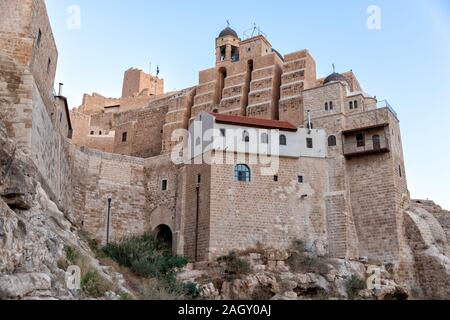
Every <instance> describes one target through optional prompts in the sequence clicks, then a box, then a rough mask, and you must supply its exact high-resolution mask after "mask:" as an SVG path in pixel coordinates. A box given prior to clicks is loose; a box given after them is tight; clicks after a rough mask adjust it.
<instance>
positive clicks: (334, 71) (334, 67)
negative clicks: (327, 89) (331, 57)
mask: <svg viewBox="0 0 450 320" xmlns="http://www.w3.org/2000/svg"><path fill="white" fill-rule="evenodd" d="M333 73H336V66H335V65H334V63H333Z"/></svg>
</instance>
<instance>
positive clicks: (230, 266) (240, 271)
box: [217, 251, 252, 277]
mask: <svg viewBox="0 0 450 320" xmlns="http://www.w3.org/2000/svg"><path fill="white" fill-rule="evenodd" d="M217 261H218V262H224V263H225V274H226V275H227V276H229V277H238V276H240V275H244V274H248V273H250V272H251V271H252V269H251V267H250V264H249V263H248V262H247V261H245V260H243V259H241V258H239V256H238V255H237V253H236V252H234V251H233V252H231V253H230V254H229V255H227V256H223V257H220V258H219V259H217Z"/></svg>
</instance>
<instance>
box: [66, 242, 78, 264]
mask: <svg viewBox="0 0 450 320" xmlns="http://www.w3.org/2000/svg"><path fill="white" fill-rule="evenodd" d="M64 252H65V253H66V259H67V261H68V262H69V263H70V264H72V265H75V264H77V263H78V260H79V259H80V253H79V252H78V250H77V249H75V248H72V247H71V246H64Z"/></svg>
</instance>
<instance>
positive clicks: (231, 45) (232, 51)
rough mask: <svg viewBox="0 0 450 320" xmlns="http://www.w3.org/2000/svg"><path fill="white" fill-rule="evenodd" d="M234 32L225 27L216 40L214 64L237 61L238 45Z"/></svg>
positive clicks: (237, 38) (238, 39)
mask: <svg viewBox="0 0 450 320" xmlns="http://www.w3.org/2000/svg"><path fill="white" fill-rule="evenodd" d="M240 42H241V39H240V38H239V37H238V35H237V33H236V31H234V30H233V29H231V28H230V26H228V27H226V28H225V29H223V30H222V32H221V33H220V34H219V37H217V39H216V64H221V63H226V62H236V61H239V43H240Z"/></svg>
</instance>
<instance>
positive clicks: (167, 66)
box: [46, 0, 450, 209]
mask: <svg viewBox="0 0 450 320" xmlns="http://www.w3.org/2000/svg"><path fill="white" fill-rule="evenodd" d="M46 3H47V7H48V11H49V16H50V20H51V22H52V27H53V32H54V35H55V38H56V42H57V45H58V50H59V64H58V65H59V68H58V72H57V79H56V81H57V82H63V83H64V84H65V87H64V94H65V95H66V96H67V97H68V98H69V104H70V106H71V107H75V106H78V105H79V104H80V103H81V99H82V95H83V93H91V92H93V91H95V92H99V93H101V94H103V95H106V96H111V97H118V96H120V94H121V85H122V77H123V72H124V71H125V70H126V69H128V68H129V67H138V68H141V69H144V70H148V69H149V63H150V61H151V62H152V63H153V72H155V69H156V64H159V66H160V69H161V76H162V77H163V78H164V79H165V81H166V90H173V89H182V88H185V87H189V86H193V85H195V84H196V83H197V79H198V71H199V70H202V69H206V68H209V67H212V66H213V65H214V62H215V57H214V54H215V51H214V39H215V37H216V36H217V35H218V33H219V32H220V31H221V29H223V28H224V27H225V26H226V20H230V22H231V24H232V27H233V28H234V29H235V30H236V31H238V33H239V34H240V35H242V33H243V31H244V30H246V29H249V28H251V27H252V26H253V23H254V22H256V23H257V24H258V25H260V26H261V28H262V30H263V31H264V32H265V33H266V34H267V36H268V39H269V41H270V42H271V43H272V45H273V46H274V48H276V49H277V50H278V51H280V52H281V53H282V54H285V53H289V52H293V51H297V50H300V49H304V48H307V49H309V50H310V52H311V53H312V55H313V56H314V57H315V59H316V62H317V69H318V75H319V76H326V75H327V74H329V73H330V72H331V64H332V63H335V64H336V68H337V70H338V71H347V70H350V69H353V71H354V72H355V73H356V75H357V76H358V78H359V80H360V82H361V85H362V86H363V88H364V89H365V90H366V91H367V92H369V93H370V94H372V95H376V96H377V97H378V98H379V99H387V100H388V101H389V102H390V104H391V105H392V107H393V108H394V109H395V110H396V111H397V113H398V114H399V117H400V120H401V126H402V135H403V143H404V152H405V161H406V169H407V177H408V184H409V189H410V191H411V194H412V196H413V197H415V198H430V199H433V200H435V201H436V202H437V203H439V204H441V205H442V206H444V207H445V208H447V209H450V169H449V168H450V138H449V137H448V136H449V135H450V134H449V133H448V129H449V128H450V2H449V1H446V0H416V1H411V0H408V1H407V0H396V1H392V0H391V1H388V0H370V1H366V0H360V1H350V0H347V1H331V0H329V1H324V0H316V1H298V0H296V1H294V0H292V1H286V0H278V1H263V0H246V1H242V0H239V1H235V0H229V1H207V0H198V1H196V0H190V1H186V0H179V1H174V0H169V1H168V0H164V1H163V0H159V1H144V0H128V1H124V0H123V1H121V0H112V1H111V0H95V1H88V0H70V1H67V0H47V1H46ZM71 5H77V6H78V7H79V8H80V9H81V16H80V17H81V20H80V22H81V23H80V29H75V30H71V29H70V28H68V27H67V20H68V18H69V14H68V13H67V8H68V7H69V6H71ZM369 5H377V6H379V7H380V9H381V18H382V20H381V30H369V29H368V28H367V27H366V21H367V18H368V14H367V13H366V10H367V8H368V6H369Z"/></svg>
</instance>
